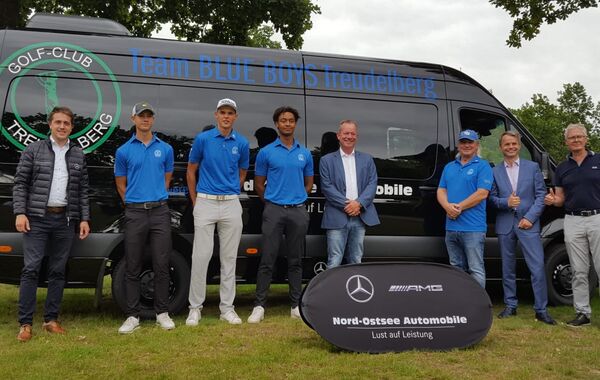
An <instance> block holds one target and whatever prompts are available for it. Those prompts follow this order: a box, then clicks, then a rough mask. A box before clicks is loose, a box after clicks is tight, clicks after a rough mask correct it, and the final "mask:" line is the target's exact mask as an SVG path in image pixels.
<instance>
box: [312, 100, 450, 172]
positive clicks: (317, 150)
mask: <svg viewBox="0 0 600 380" xmlns="http://www.w3.org/2000/svg"><path fill="white" fill-rule="evenodd" d="M306 108H307V115H309V116H308V120H307V134H308V145H309V148H310V149H311V150H312V151H313V152H314V154H315V164H317V163H318V159H319V157H320V156H322V155H324V154H327V153H330V152H331V151H335V150H337V149H339V148H338V146H337V139H336V138H335V134H336V132H337V130H338V127H339V122H340V121H341V120H343V119H352V120H356V121H357V122H358V125H359V128H358V134H359V138H358V143H357V148H356V149H357V150H360V151H363V152H366V153H369V154H370V155H372V156H373V158H374V160H375V164H376V166H377V172H378V175H379V177H380V178H386V177H389V178H405V179H425V178H429V177H431V176H432V175H433V172H434V170H435V167H436V160H443V161H444V162H447V155H448V154H447V150H446V149H447V147H448V141H447V139H446V138H445V137H439V136H440V135H441V136H445V135H447V134H442V133H438V109H437V107H436V106H435V105H434V104H421V103H404V102H389V101H373V100H361V99H340V98H327V97H307V101H306Z"/></svg>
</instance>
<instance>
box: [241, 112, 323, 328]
mask: <svg viewBox="0 0 600 380" xmlns="http://www.w3.org/2000/svg"><path fill="white" fill-rule="evenodd" d="M299 117H300V116H299V114H298V111H297V110H296V109H294V108H292V107H288V106H285V107H280V108H278V109H276V110H275V112H274V113H273V122H274V123H275V126H276V127H277V130H278V132H279V138H278V139H277V140H275V141H274V142H273V143H271V144H269V145H267V146H266V147H264V148H263V149H261V151H260V152H259V153H258V156H257V158H256V169H255V170H256V171H255V175H254V184H255V186H256V192H257V193H258V195H259V196H260V197H261V199H263V200H264V201H265V209H264V212H263V223H262V251H261V258H260V264H259V267H258V274H257V278H256V301H255V303H254V305H255V307H254V310H252V314H251V315H250V316H249V317H248V323H259V322H260V321H262V320H263V319H264V315H265V309H264V307H265V303H266V300H267V293H268V292H269V287H270V285H271V280H272V275H273V268H274V266H275V261H276V259H277V254H278V252H279V247H280V245H281V243H282V240H283V235H284V234H285V239H286V247H287V263H288V281H289V287H290V301H291V304H292V308H291V311H290V315H291V317H292V318H300V311H299V309H298V303H299V302H300V293H301V291H302V255H303V254H304V238H305V236H306V231H307V229H308V222H309V215H308V212H307V210H306V207H305V204H304V202H305V201H306V199H307V198H308V193H310V191H311V189H312V186H313V170H314V169H313V160H312V156H311V154H310V151H309V150H308V149H306V148H304V147H303V146H301V145H300V144H299V143H298V142H297V141H296V140H295V139H294V130H295V129H296V122H297V121H298V119H299ZM265 184H266V188H265Z"/></svg>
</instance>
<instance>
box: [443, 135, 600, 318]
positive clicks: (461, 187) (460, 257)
mask: <svg viewBox="0 0 600 380" xmlns="http://www.w3.org/2000/svg"><path fill="white" fill-rule="evenodd" d="M564 137H565V143H566V145H567V147H568V149H569V152H570V153H569V155H568V156H567V159H566V160H565V161H564V162H562V163H561V164H559V165H558V167H557V168H556V172H555V174H554V188H551V189H550V191H549V192H547V191H546V185H545V182H544V177H543V175H542V173H541V171H540V168H539V166H538V164H537V163H535V162H532V161H529V160H525V159H521V158H520V157H519V152H520V149H521V137H520V135H519V133H517V132H514V131H506V132H504V133H502V135H501V136H500V141H499V144H500V151H501V152H502V155H503V157H504V159H503V162H501V163H500V164H498V165H496V166H494V168H493V169H492V167H491V166H490V165H489V163H488V162H487V161H485V160H484V159H482V158H480V157H479V155H478V150H479V148H480V147H479V136H478V134H477V133H476V132H475V131H472V130H464V131H462V132H460V134H459V136H458V153H459V154H458V156H457V157H456V159H455V160H454V161H452V162H450V163H448V164H447V165H446V167H445V168H444V171H443V173H442V177H441V179H440V183H439V187H438V191H437V198H438V202H439V203H440V205H441V206H442V207H443V209H444V210H445V211H446V237H445V241H446V247H447V250H448V255H449V258H450V263H451V264H452V265H454V266H456V267H458V268H460V269H462V270H464V271H466V272H468V273H470V275H471V276H472V277H473V278H474V279H475V280H476V281H477V282H478V283H479V284H480V285H481V286H482V287H485V267H484V263H483V253H484V245H485V236H486V230H487V224H486V200H488V199H489V201H490V202H491V204H492V206H493V207H494V208H495V209H497V217H496V234H497V235H498V242H499V245H500V252H501V257H502V285H503V290H504V303H505V308H504V310H502V312H501V313H500V314H499V315H498V317H499V318H507V317H511V316H515V315H517V306H518V299H517V285H516V257H515V255H516V246H517V242H518V244H519V245H520V247H521V250H522V252H523V256H524V258H525V263H526V264H527V267H528V268H529V271H530V273H531V285H532V288H533V294H534V311H535V319H536V320H538V321H540V322H543V323H546V324H549V325H555V324H556V321H555V320H554V319H553V318H552V317H551V316H550V314H549V313H548V311H547V303H548V294H547V284H546V276H545V271H544V249H543V246H542V241H541V236H540V216H541V214H542V211H543V209H544V205H548V206H556V207H561V206H563V205H564V207H565V214H566V215H565V220H564V236H565V239H564V240H565V245H566V248H567V254H568V256H569V261H570V263H571V268H572V272H573V279H572V288H573V304H574V307H575V312H576V315H575V318H574V319H573V320H570V321H568V322H567V325H568V326H572V327H580V326H585V325H589V324H590V318H591V308H590V301H589V295H590V293H589V269H590V254H591V258H592V262H593V265H594V268H595V270H596V273H597V274H600V155H597V154H595V153H594V152H593V151H590V150H588V149H587V148H586V144H587V130H586V128H585V126H584V125H582V124H571V125H569V126H568V127H567V128H566V129H565V133H564Z"/></svg>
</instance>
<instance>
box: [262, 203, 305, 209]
mask: <svg viewBox="0 0 600 380" xmlns="http://www.w3.org/2000/svg"><path fill="white" fill-rule="evenodd" d="M269 203H271V204H274V205H275V206H279V207H283V208H300V207H304V206H306V205H305V204H304V202H303V203H298V204H295V205H280V204H279V203H274V202H269Z"/></svg>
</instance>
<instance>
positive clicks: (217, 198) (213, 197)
mask: <svg viewBox="0 0 600 380" xmlns="http://www.w3.org/2000/svg"><path fill="white" fill-rule="evenodd" d="M196 197H198V198H204V199H210V200H213V201H230V200H232V199H238V198H239V196H238V195H237V194H230V195H213V194H204V193H198V194H196Z"/></svg>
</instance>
